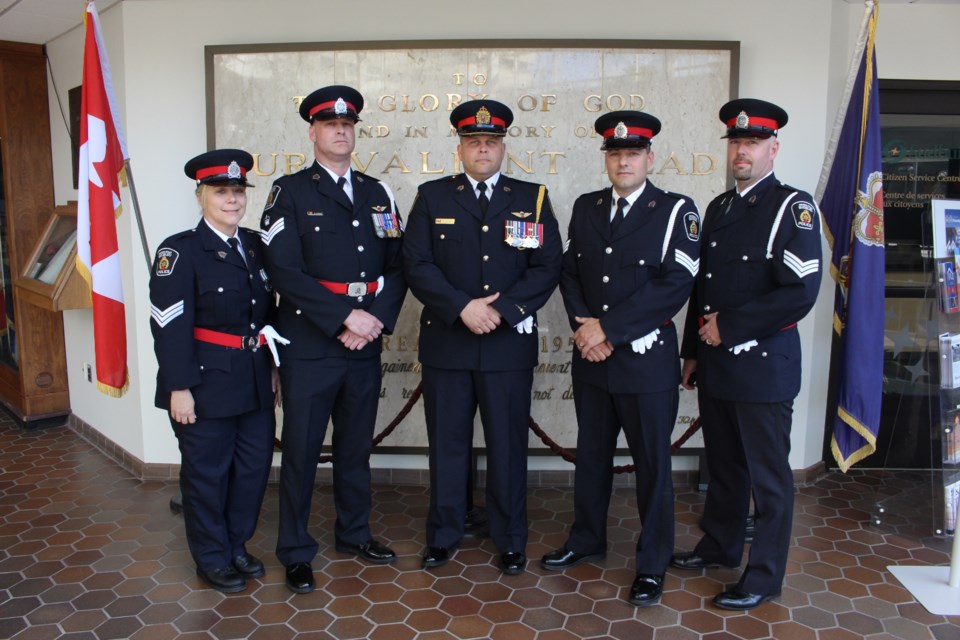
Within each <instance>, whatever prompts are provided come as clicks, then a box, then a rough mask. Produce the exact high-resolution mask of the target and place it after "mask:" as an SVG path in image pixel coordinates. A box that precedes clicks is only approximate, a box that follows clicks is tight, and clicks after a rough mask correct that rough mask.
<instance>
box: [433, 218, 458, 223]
mask: <svg viewBox="0 0 960 640" xmlns="http://www.w3.org/2000/svg"><path fill="white" fill-rule="evenodd" d="M456 221H457V219H456V218H437V219H436V220H434V221H433V223H434V224H454V223H455V222H456Z"/></svg>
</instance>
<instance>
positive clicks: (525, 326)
mask: <svg viewBox="0 0 960 640" xmlns="http://www.w3.org/2000/svg"><path fill="white" fill-rule="evenodd" d="M513 328H514V329H516V330H517V333H533V316H527V317H526V318H525V319H523V320H521V321H520V322H518V323H517V324H515V325H514V326H513Z"/></svg>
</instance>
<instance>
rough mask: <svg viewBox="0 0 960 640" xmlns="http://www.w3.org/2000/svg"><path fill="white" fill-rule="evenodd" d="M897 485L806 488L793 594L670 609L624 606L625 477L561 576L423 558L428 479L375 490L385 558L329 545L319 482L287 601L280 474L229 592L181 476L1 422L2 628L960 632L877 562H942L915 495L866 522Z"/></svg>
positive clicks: (630, 518) (536, 501)
mask: <svg viewBox="0 0 960 640" xmlns="http://www.w3.org/2000/svg"><path fill="white" fill-rule="evenodd" d="M890 478H891V476H890V474H871V473H868V472H857V473H854V474H851V475H849V476H843V475H840V474H830V475H828V476H826V477H825V478H823V479H821V480H820V481H818V482H816V483H815V484H813V485H810V486H806V487H803V488H800V489H799V490H798V495H797V501H796V517H795V520H794V535H795V539H794V544H793V546H792V548H791V551H790V563H789V567H788V576H787V579H786V584H785V587H784V591H783V595H782V597H781V598H780V599H779V600H778V601H775V602H772V603H768V604H766V605H764V606H762V607H760V608H758V609H756V610H754V611H753V612H750V613H733V612H724V611H720V610H718V609H715V608H713V607H712V606H711V605H710V599H711V597H712V596H713V595H714V594H715V593H717V592H718V591H719V590H720V588H721V586H722V585H723V584H724V583H729V582H734V581H735V580H736V577H737V572H736V571H735V570H729V569H724V570H711V571H708V572H706V573H705V574H704V573H702V572H694V573H683V572H676V571H673V570H671V572H670V573H669V574H668V577H667V583H666V588H667V591H666V593H665V595H664V598H663V602H662V604H661V605H660V606H655V607H650V608H646V609H637V608H634V607H632V606H630V605H629V604H627V603H626V602H624V600H623V598H624V593H625V590H626V588H627V586H628V585H629V584H630V583H631V581H632V578H633V569H632V566H631V564H632V556H633V545H634V532H635V531H636V529H637V528H638V526H639V523H638V522H637V519H636V513H635V509H634V507H633V505H632V499H631V497H630V494H631V491H629V490H624V489H621V490H617V492H616V495H615V496H614V498H613V501H612V504H611V507H610V518H611V526H610V537H611V539H610V553H609V554H608V555H607V558H606V560H605V561H603V562H602V563H600V564H599V565H590V564H587V565H580V566H578V567H575V568H574V569H572V570H570V571H567V572H566V573H560V574H558V573H553V572H545V571H543V570H541V569H540V568H539V567H538V566H537V565H536V563H531V565H530V568H529V570H528V571H527V572H526V573H524V574H522V575H520V576H514V577H507V576H502V575H501V574H500V572H499V571H498V570H497V568H496V566H495V564H494V562H495V558H496V555H495V553H494V549H493V547H492V545H491V544H490V542H489V541H479V542H478V541H469V542H465V544H464V545H463V547H462V548H461V550H460V551H459V552H458V553H457V554H456V556H455V558H454V560H453V561H452V562H450V563H449V564H448V565H447V566H445V567H442V568H440V569H438V570H435V571H431V572H425V571H421V570H420V566H419V563H420V560H419V554H420V552H421V549H422V547H423V540H424V538H423V531H422V528H423V521H424V516H425V512H426V507H427V490H426V489H425V488H423V487H385V486H381V487H378V488H377V489H376V492H375V495H374V513H375V517H376V521H375V522H374V523H373V527H374V531H375V534H376V535H377V536H379V537H380V538H381V539H383V540H385V541H387V542H388V543H389V544H390V545H392V547H393V548H394V549H395V550H396V552H397V553H398V554H399V556H400V557H399V559H398V560H397V562H396V563H395V564H394V565H392V566H369V565H365V564H363V563H361V562H359V561H357V560H355V559H353V558H352V557H349V556H346V555H343V554H339V553H336V552H334V551H333V550H332V549H330V548H327V547H326V545H330V544H331V543H332V525H333V510H332V506H331V495H330V490H329V487H321V488H318V490H317V494H316V499H315V500H314V506H315V511H314V517H313V521H312V525H313V531H314V532H316V534H317V535H318V537H319V538H320V541H321V546H322V552H321V555H320V556H319V557H318V558H317V560H316V562H315V563H314V566H315V568H316V570H317V586H318V589H317V591H315V592H314V593H312V594H308V595H302V596H294V595H293V594H291V593H290V592H289V591H287V589H286V588H285V587H284V584H283V569H282V567H280V566H279V565H278V564H277V562H276V559H275V557H274V556H273V554H272V548H273V546H274V542H275V539H276V522H277V488H276V485H271V486H270V487H269V489H268V491H267V499H266V504H265V506H264V511H263V514H262V519H261V524H260V528H259V531H258V533H257V535H256V537H255V538H254V540H253V541H252V544H251V545H250V546H249V550H250V551H251V552H253V553H254V554H257V555H259V556H260V557H262V558H263V559H264V560H265V561H266V562H267V567H268V568H267V575H266V576H265V577H264V578H262V579H261V580H254V581H251V583H250V585H249V586H248V588H247V590H246V591H245V592H243V593H240V594H236V595H230V596H224V595H221V594H219V593H217V592H215V591H211V590H209V589H204V588H202V587H201V585H200V582H199V580H198V579H197V578H196V576H195V575H194V567H193V565H192V563H191V560H190V557H189V554H188V553H187V550H186V543H185V541H184V536H183V523H182V521H181V518H180V517H179V516H176V517H175V516H172V515H171V514H170V511H169V510H168V500H169V498H170V497H171V495H173V493H174V492H175V489H176V487H175V485H174V484H173V483H163V482H140V481H138V480H135V479H133V478H131V477H129V475H128V474H127V473H126V472H125V471H124V470H122V469H121V468H120V467H119V466H118V465H117V464H115V463H114V462H112V461H111V460H109V459H108V458H106V457H105V456H104V455H102V454H101V453H100V452H98V451H97V450H96V449H94V448H93V447H92V446H91V445H90V444H88V443H87V442H86V441H84V440H82V439H81V438H80V437H79V436H78V435H77V434H75V433H74V432H72V431H70V430H68V429H66V428H58V429H53V430H46V431H40V432H35V433H31V432H25V431H22V430H20V429H19V428H17V427H14V426H12V425H11V424H10V423H9V421H5V420H0V638H17V639H18V640H21V639H26V640H45V639H47V638H64V639H68V638H69V639H78V640H79V639H88V638H90V639H92V638H104V639H106V638H138V639H148V638H151V639H152V638H158V639H159V638H211V637H213V638H264V639H269V640H283V639H285V638H293V637H298V638H366V637H369V638H383V639H389V640H403V639H406V638H437V639H439V638H504V639H507V640H528V639H531V640H532V639H539V640H554V639H556V640H559V639H565V638H571V639H572V638H629V639H631V640H632V639H644V638H657V639H677V640H680V639H687V638H710V639H720V638H767V637H774V638H780V639H787V640H792V639H820V640H842V639H847V638H859V637H867V638H871V639H877V640H879V639H881V638H883V639H888V638H903V639H906V640H916V639H920V638H937V639H938V640H946V639H948V638H960V626H958V625H960V617H956V618H944V617H943V616H935V615H930V614H928V613H927V612H926V610H925V609H924V608H923V607H922V606H921V605H919V604H918V603H917V602H915V601H914V599H913V598H912V597H911V595H910V594H909V593H908V592H907V591H906V590H904V589H903V588H902V587H901V586H900V585H899V584H898V583H897V581H896V580H895V579H894V578H893V577H892V576H891V575H890V574H889V573H888V572H887V571H886V566H887V565H889V564H946V563H947V561H948V556H947V553H946V550H947V549H948V547H949V544H948V542H947V541H945V540H943V539H937V538H928V537H925V534H924V533H923V532H924V531H927V530H929V527H927V526H926V525H925V524H924V523H925V522H930V517H929V515H924V514H926V513H928V512H929V510H928V509H927V508H926V507H925V506H924V505H923V504H919V503H917V501H915V500H913V501H909V503H908V505H907V506H906V507H898V508H894V509H893V511H897V510H898V509H899V510H900V511H901V512H900V513H891V512H890V511H888V512H887V515H888V516H889V517H887V518H886V519H885V520H884V521H883V522H881V523H880V524H879V525H877V524H875V523H874V521H873V520H872V515H873V514H872V513H871V506H869V505H871V504H873V503H874V502H875V497H876V496H878V495H884V494H885V493H890V494H891V495H892V496H893V497H891V498H890V499H889V500H888V501H889V502H890V503H891V504H893V503H894V502H895V495H893V494H895V493H896V491H893V489H891V487H893V486H903V484H904V483H905V482H912V481H914V479H915V478H913V477H912V476H910V475H909V474H907V476H906V480H898V481H897V482H896V483H892V484H890V483H888V480H889V479H890ZM918 482H919V483H921V484H922V483H923V480H922V479H921V480H918ZM920 493H922V491H921V492H920ZM571 499H572V492H571V491H570V490H568V489H549V488H538V489H533V490H531V494H530V501H529V505H530V511H529V516H530V523H531V535H530V544H529V546H528V548H527V554H528V555H529V556H530V557H531V558H538V557H539V556H540V555H542V554H543V553H544V552H546V551H549V550H551V549H553V548H554V547H557V546H559V545H561V544H562V543H563V542H564V540H565V531H566V528H567V525H568V522H569V520H570V517H571ZM702 503H703V497H702V495H700V494H698V493H696V492H693V491H683V492H680V493H678V496H677V522H678V536H677V547H678V548H681V549H682V548H690V546H691V545H692V544H693V543H694V542H695V540H696V538H697V525H696V523H697V519H698V514H699V512H700V509H701V505H702ZM864 505H867V506H864ZM905 510H913V512H912V513H903V512H902V511H905Z"/></svg>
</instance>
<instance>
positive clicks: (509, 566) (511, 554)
mask: <svg viewBox="0 0 960 640" xmlns="http://www.w3.org/2000/svg"><path fill="white" fill-rule="evenodd" d="M526 565H527V556H525V555H523V554H522V553H520V552H519V551H507V552H506V553H501V554H500V571H503V572H504V573H505V574H507V575H508V576H515V575H517V574H518V573H523V568H524V567H525V566H526Z"/></svg>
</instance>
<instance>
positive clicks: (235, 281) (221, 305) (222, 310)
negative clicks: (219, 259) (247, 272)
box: [196, 276, 250, 325]
mask: <svg viewBox="0 0 960 640" xmlns="http://www.w3.org/2000/svg"><path fill="white" fill-rule="evenodd" d="M197 289H198V294H199V296H198V300H197V318H196V319H197V324H200V325H205V324H229V323H231V322H235V321H236V320H237V317H238V314H239V313H240V311H241V309H246V308H247V307H248V306H249V304H250V302H249V300H247V299H246V296H245V295H243V287H242V283H241V281H240V279H239V277H234V278H229V277H222V276H221V277H217V278H211V277H208V278H200V279H199V280H198V282H197Z"/></svg>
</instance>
